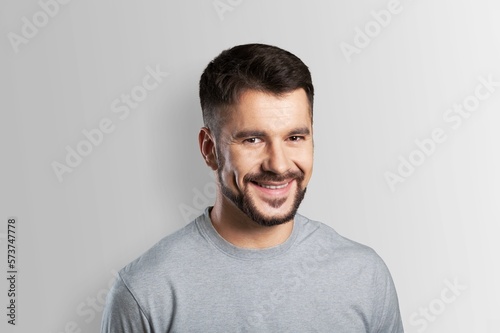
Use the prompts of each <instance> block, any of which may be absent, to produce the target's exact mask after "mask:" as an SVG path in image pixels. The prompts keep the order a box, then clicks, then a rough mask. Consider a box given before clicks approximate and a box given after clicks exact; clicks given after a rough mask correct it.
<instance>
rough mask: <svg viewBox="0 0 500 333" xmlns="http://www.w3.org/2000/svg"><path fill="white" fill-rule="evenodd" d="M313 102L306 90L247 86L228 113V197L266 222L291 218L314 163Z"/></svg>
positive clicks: (224, 149)
mask: <svg viewBox="0 0 500 333" xmlns="http://www.w3.org/2000/svg"><path fill="white" fill-rule="evenodd" d="M309 108H310V106H309V102H308V99H307V96H306V93H305V91H304V90H303V89H297V90H295V91H293V92H291V93H287V94H285V95H283V96H280V97H278V96H275V95H272V94H268V93H264V92H260V91H256V90H247V91H245V92H243V93H242V95H241V96H240V100H239V103H238V104H237V105H235V106H234V107H232V108H231V109H230V110H227V111H226V112H225V114H224V117H225V119H224V121H223V122H222V123H223V125H222V127H221V129H220V138H219V140H218V142H217V146H216V148H217V160H218V170H217V171H218V176H219V183H220V187H221V191H222V194H223V198H222V199H223V200H228V201H229V202H231V203H232V204H234V205H235V206H236V207H238V208H239V209H240V210H241V211H242V212H244V213H245V214H246V215H247V216H248V217H250V219H252V220H253V221H255V222H257V223H258V224H260V225H265V226H272V225H278V224H282V223H285V222H288V221H291V220H292V219H293V217H294V216H295V213H296V212H297V209H298V207H299V205H300V202H301V201H302V199H303V198H304V194H305V192H306V186H307V184H308V182H309V180H310V178H311V174H312V166H313V133H312V123H311V116H310V111H309Z"/></svg>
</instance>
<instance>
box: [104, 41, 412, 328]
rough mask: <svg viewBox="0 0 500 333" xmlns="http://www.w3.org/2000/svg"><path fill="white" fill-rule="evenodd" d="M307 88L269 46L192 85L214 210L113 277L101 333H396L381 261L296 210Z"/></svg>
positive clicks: (304, 169) (291, 60)
mask: <svg viewBox="0 0 500 333" xmlns="http://www.w3.org/2000/svg"><path fill="white" fill-rule="evenodd" d="M313 95H314V88H313V84H312V81H311V76H310V73H309V70H308V68H307V67H306V65H304V64H303V63H302V61H301V60H300V59H299V58H297V57H296V56H294V55H293V54H291V53H289V52H287V51H285V50H282V49H279V48H277V47H274V46H269V45H262V44H249V45H240V46H236V47H233V48H232V49H229V50H226V51H224V52H222V53H221V54H220V55H219V56H218V57H216V58H215V59H214V60H213V61H212V62H211V63H210V64H209V65H208V66H207V68H206V69H205V71H204V72H203V74H202V76H201V80H200V100H201V108H202V111H203V119H204V125H205V126H204V127H203V128H202V129H201V131H200V133H199V146H200V151H201V154H202V156H203V159H204V161H205V163H206V164H207V165H208V166H209V167H210V168H211V169H212V170H213V171H214V172H215V173H216V175H217V178H216V179H217V185H218V186H217V187H218V192H217V196H216V200H215V204H214V206H213V207H207V209H206V210H205V212H204V214H202V215H201V216H199V217H198V218H196V219H195V220H194V221H192V222H191V223H190V224H188V225H187V226H186V227H184V228H182V229H181V230H179V231H177V232H176V233H174V234H172V235H170V236H167V237H166V238H164V239H163V240H161V241H160V242H159V243H157V244H156V245H155V246H154V247H153V248H151V249H150V250H149V251H147V252H146V253H145V254H143V255H142V256H141V257H140V258H138V259H136V260H135V261H134V262H132V263H130V264H129V265H127V266H126V267H125V268H124V269H122V270H121V271H120V273H119V277H118V280H117V281H116V284H115V285H114V287H113V288H112V290H111V291H110V293H109V295H108V299H107V304H106V308H105V311H104V318H103V324H102V332H121V333H123V332H125V333H128V332H203V333H211V332H231V333H232V332H301V333H302V332H328V333H331V332H340V333H344V332H349V333H350V332H380V333H391V332H394V333H400V332H403V327H402V323H401V317H400V313H399V306H398V300H397V296H396V291H395V288H394V285H393V282H392V279H391V276H390V274H389V271H388V270H387V267H386V266H385V264H384V263H383V261H382V259H380V257H379V256H378V255H377V254H376V253H375V252H374V251H373V250H372V249H370V248H368V247H366V246H364V245H360V244H358V243H355V242H353V241H350V240H348V239H345V238H343V237H341V236H340V235H338V234H337V233H336V232H335V231H334V230H333V229H331V228H330V227H328V226H327V225H325V224H322V223H320V222H316V221H312V220H309V219H307V218H306V217H304V216H301V215H299V214H297V209H298V207H299V205H300V202H301V201H302V199H303V198H304V194H305V192H306V188H307V184H308V183H309V180H310V178H311V174H312V167H313V127H312V123H313V121H312V119H313Z"/></svg>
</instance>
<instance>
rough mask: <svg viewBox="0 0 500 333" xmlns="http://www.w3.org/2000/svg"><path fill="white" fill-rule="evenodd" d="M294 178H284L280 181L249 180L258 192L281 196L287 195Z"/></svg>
mask: <svg viewBox="0 0 500 333" xmlns="http://www.w3.org/2000/svg"><path fill="white" fill-rule="evenodd" d="M294 182H295V179H290V180H285V181H282V182H279V183H278V182H254V181H252V182H250V183H251V184H252V185H253V186H254V187H255V188H256V189H257V190H259V192H260V193H263V194H264V195H272V196H274V197H275V196H283V195H287V194H288V192H289V191H290V189H291V188H292V184H293V183H294Z"/></svg>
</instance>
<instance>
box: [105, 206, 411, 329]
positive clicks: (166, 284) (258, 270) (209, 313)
mask: <svg viewBox="0 0 500 333" xmlns="http://www.w3.org/2000/svg"><path fill="white" fill-rule="evenodd" d="M208 212H209V209H208V208H207V209H206V210H205V213H204V214H203V215H201V216H199V217H198V218H196V219H195V220H194V221H193V222H191V223H190V224H188V225H187V226H185V227H184V228H182V229H180V230H179V231H177V232H175V233H173V234H172V235H169V236H167V237H165V238H163V239H162V240H161V241H159V242H158V243H157V244H156V245H155V246H153V247H152V248H151V249H150V250H148V251H147V252H146V253H144V254H143V255H142V256H141V257H139V258H138V259H136V260H135V261H133V262H132V263H130V264H129V265H127V266H126V267H125V268H123V269H122V270H121V271H120V272H119V277H118V279H117V281H116V282H115V285H114V286H113V288H112V289H111V291H110V293H109V295H108V297H107V303H106V307H105V309H104V314H103V321H102V331H101V332H117V333H118V332H120V333H131V332H156V333H158V332H182V333H185V332H189V333H193V332H202V333H215V332H217V333H221V332H231V333H233V332H234V333H237V332H242V333H243V332H259V333H263V332H272V333H277V332H294V333H295V332H300V333H303V332H325V333H327V332H328V333H332V332H337V333H353V332H355V333H358V332H380V333H392V332H394V333H400V332H403V326H402V322H401V316H400V312H399V306H398V299H397V295H396V291H395V288H394V284H393V281H392V279H391V276H390V273H389V271H388V269H387V267H386V265H385V264H384V262H383V261H382V259H381V258H380V257H379V256H378V255H377V254H376V253H375V251H373V250H372V249H371V248H369V247H367V246H364V245H361V244H358V243H356V242H353V241H351V240H348V239H346V238H344V237H342V236H340V235H339V234H337V233H336V232H335V231H334V230H333V229H332V228H330V227H329V226H327V225H325V224H323V223H320V222H316V221H311V220H309V219H307V218H306V217H304V216H301V215H298V214H297V215H296V216H295V219H294V226H293V231H292V234H291V235H290V237H289V238H288V239H287V240H286V241H285V242H284V243H282V244H280V245H278V246H275V247H271V248H266V249H244V248H239V247H236V246H234V245H232V244H231V243H229V242H227V241H226V240H224V239H223V238H222V237H221V236H220V235H219V234H218V233H217V231H216V230H215V229H214V227H213V226H212V223H211V221H210V217H209V213H208Z"/></svg>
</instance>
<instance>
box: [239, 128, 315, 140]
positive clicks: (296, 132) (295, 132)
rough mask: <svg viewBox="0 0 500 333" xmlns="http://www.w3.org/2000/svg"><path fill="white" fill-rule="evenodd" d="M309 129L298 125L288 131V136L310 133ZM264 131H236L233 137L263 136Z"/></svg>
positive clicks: (264, 134)
mask: <svg viewBox="0 0 500 333" xmlns="http://www.w3.org/2000/svg"><path fill="white" fill-rule="evenodd" d="M310 134H311V131H310V130H309V128H307V127H298V128H294V129H293V130H291V131H290V132H288V136H293V135H310ZM266 135H267V134H266V132H264V131H260V130H243V131H239V132H236V133H235V134H234V135H233V138H235V139H244V138H253V137H264V136H266Z"/></svg>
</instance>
